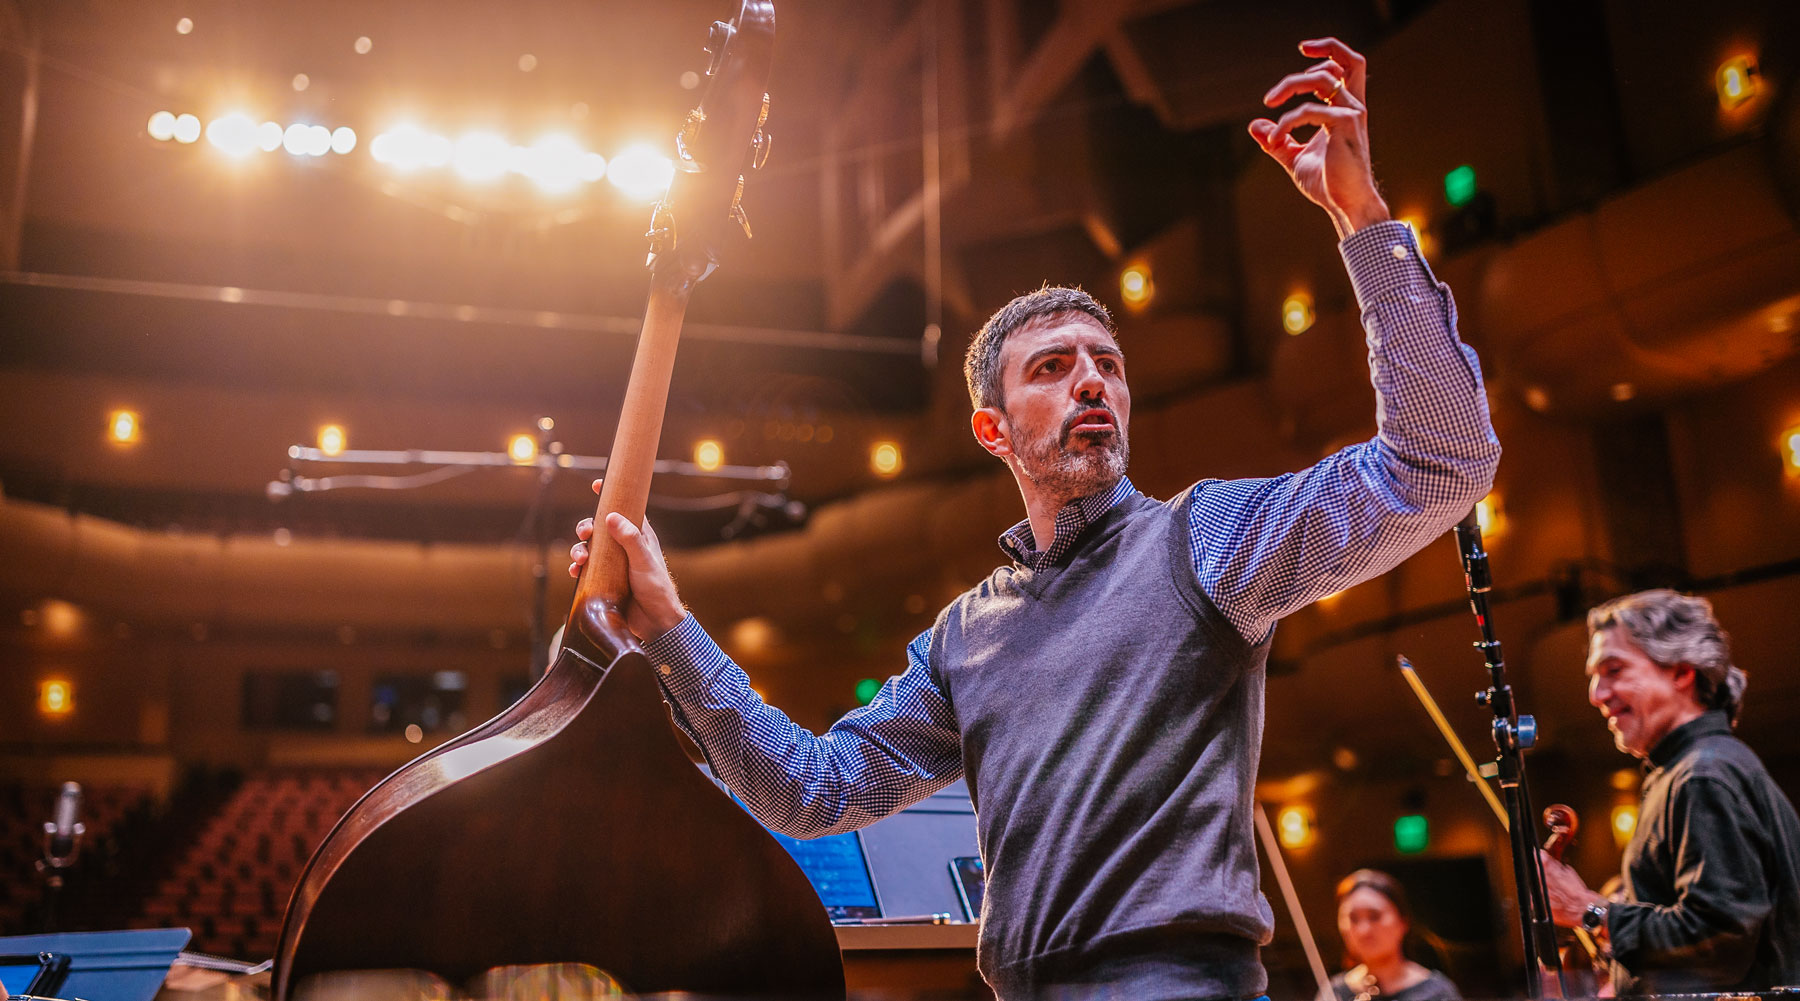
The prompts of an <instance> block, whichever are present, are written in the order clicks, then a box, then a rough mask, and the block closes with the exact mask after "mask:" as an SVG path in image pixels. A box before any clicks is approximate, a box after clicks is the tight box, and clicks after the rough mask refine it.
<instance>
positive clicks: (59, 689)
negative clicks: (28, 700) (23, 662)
mask: <svg viewBox="0 0 1800 1001" xmlns="http://www.w3.org/2000/svg"><path fill="white" fill-rule="evenodd" d="M74 711H75V686H74V685H73V684H71V683H69V682H67V681H64V680H62V679H61V678H52V679H50V680H48V681H41V682H39V683H38V712H39V713H42V714H43V715H45V716H67V715H68V714H70V713H72V712H74Z"/></svg>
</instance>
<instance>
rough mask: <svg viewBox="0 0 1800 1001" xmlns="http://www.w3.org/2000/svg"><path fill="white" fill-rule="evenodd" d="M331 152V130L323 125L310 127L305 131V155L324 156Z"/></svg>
mask: <svg viewBox="0 0 1800 1001" xmlns="http://www.w3.org/2000/svg"><path fill="white" fill-rule="evenodd" d="M329 152H331V130H330V129H328V128H326V127H325V126H323V125H311V126H308V127H307V129H306V155H307V156H324V155H325V154H327V153H329Z"/></svg>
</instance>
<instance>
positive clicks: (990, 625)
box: [930, 490, 1274, 1001]
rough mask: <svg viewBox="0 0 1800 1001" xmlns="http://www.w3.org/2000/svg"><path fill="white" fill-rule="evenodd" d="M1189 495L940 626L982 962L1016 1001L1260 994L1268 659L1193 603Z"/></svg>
mask: <svg viewBox="0 0 1800 1001" xmlns="http://www.w3.org/2000/svg"><path fill="white" fill-rule="evenodd" d="M1192 495H1193V491H1192V490H1190V491H1187V492H1185V493H1183V494H1182V495H1181V496H1180V497H1178V498H1176V499H1174V500H1172V501H1169V502H1166V503H1164V502H1158V501H1155V500H1152V499H1150V498H1147V497H1144V496H1142V495H1137V496H1134V497H1131V498H1128V499H1126V500H1125V501H1122V502H1121V503H1120V504H1118V505H1117V506H1115V507H1114V508H1113V509H1112V510H1111V511H1109V512H1107V513H1106V514H1105V515H1103V516H1102V517H1101V518H1099V519H1098V520H1096V521H1095V522H1094V523H1093V524H1091V525H1089V526H1088V527H1087V528H1086V529H1085V530H1084V531H1083V533H1082V535H1081V537H1080V538H1079V539H1078V540H1077V541H1076V544H1075V545H1074V546H1073V547H1072V549H1071V551H1070V552H1069V553H1068V554H1067V555H1066V556H1064V557H1063V559H1062V560H1061V561H1060V562H1058V563H1057V564H1055V565H1052V566H1050V567H1047V568H1046V569H1044V570H1043V571H1041V572H1032V571H1030V570H1028V569H1025V568H1023V567H1018V566H1011V567H1002V568H1001V569H999V570H996V571H995V572H994V574H993V576H991V577H989V578H988V579H987V580H985V581H983V582H982V583H981V584H980V585H978V586H977V587H975V588H973V589H972V590H970V591H968V592H967V593H965V594H963V595H962V596H961V597H959V598H958V599H957V600H956V601H954V602H952V603H951V605H950V606H949V607H948V608H946V609H945V610H944V612H943V614H942V615H941V616H940V617H939V619H938V622H937V625H936V626H935V627H934V628H933V630H932V640H931V650H930V666H931V670H932V672H933V674H934V676H935V679H936V681H937V683H938V685H939V687H940V689H941V690H942V691H943V692H944V693H945V695H946V696H947V697H948V698H949V700H950V704H951V707H952V708H953V709H954V711H955V713H956V719H957V724H958V727H959V729H960V730H961V732H962V751H963V765H964V771H965V774H966V776H967V778H968V784H969V793H970V795H971V797H973V798H974V800H975V805H976V826H977V831H978V834H979V839H980V846H981V854H982V857H983V858H984V859H985V861H986V868H987V879H988V883H987V898H986V901H985V904H984V906H983V907H982V915H981V917H982V926H981V945H980V950H979V956H978V965H979V966H980V969H981V972H982V975H983V976H985V977H986V978H987V980H988V982H989V983H990V984H992V985H994V987H995V989H996V990H997V991H998V992H999V993H1000V996H1001V997H1002V998H1016V997H1034V996H1042V995H1046V994H1061V993H1064V992H1065V990H1066V989H1070V988H1073V989H1074V991H1075V992H1076V993H1078V994H1083V996H1085V995H1086V993H1088V992H1083V991H1082V990H1081V985H1096V986H1098V985H1105V987H1104V992H1105V993H1106V994H1107V995H1111V996H1117V997H1121V998H1127V997H1128V998H1132V999H1134V1001H1157V999H1159V998H1165V997H1166V998H1176V997H1182V998H1209V997H1247V996H1250V995H1254V994H1257V993H1260V992H1261V991H1262V990H1263V989H1264V986H1265V985H1266V976H1265V975H1264V972H1263V969H1262V964H1261V962H1260V961H1259V958H1258V946H1259V944H1261V943H1265V942H1267V941H1268V940H1269V936H1270V934H1271V933H1272V930H1273V927H1274V916H1273V914H1272V913H1271V911H1270V910H1269V904H1268V901H1267V900H1266V899H1264V897H1263V895H1262V893H1261V891H1260V890H1259V888H1258V869H1257V856H1256V847H1255V842H1254V840H1253V838H1254V833H1253V820H1252V812H1251V811H1252V809H1253V806H1252V796H1253V787H1254V784H1255V780H1256V769H1257V761H1258V758H1259V755H1260V752H1261V748H1262V727H1263V685H1264V677H1265V675H1264V666H1265V662H1266V661H1267V659H1268V644H1267V642H1266V641H1265V642H1264V643H1262V644H1261V645H1258V646H1251V645H1250V644H1248V643H1246V642H1245V641H1244V639H1243V638H1242V637H1241V636H1240V635H1239V634H1238V632H1237V630H1236V629H1235V628H1234V627H1233V626H1232V625H1231V623H1230V622H1229V621H1227V620H1226V618H1225V617H1224V616H1223V615H1222V614H1221V613H1220V612H1219V610H1218V609H1217V608H1215V607H1214V606H1213V604H1212V602H1211V600H1210V599H1208V598H1207V596H1206V595H1205V593H1204V592H1202V591H1201V589H1200V586H1199V582H1198V581H1197V579H1196V577H1195V574H1194V560H1193V556H1192V553H1191V551H1190V543H1189V541H1188V532H1187V525H1188V505H1189V504H1190V503H1191V502H1192Z"/></svg>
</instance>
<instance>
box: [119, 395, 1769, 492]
mask: <svg viewBox="0 0 1800 1001" xmlns="http://www.w3.org/2000/svg"><path fill="white" fill-rule="evenodd" d="M1796 434H1797V435H1800V429H1796ZM142 435H143V421H142V419H141V418H140V417H139V416H138V414H137V412H136V411H134V410H114V411H113V412H112V413H110V414H108V415H107V418H106V436H107V438H108V440H110V441H111V442H112V443H113V444H115V445H135V444H137V442H138V440H139V439H140V438H141V437H142ZM318 446H319V451H320V452H322V453H324V454H325V455H327V456H334V455H342V454H344V450H345V449H347V448H349V447H350V435H349V432H347V431H345V430H344V426H343V425H342V424H326V425H324V426H323V427H321V428H319V435H318ZM506 455H507V458H509V459H511V460H512V461H513V462H515V463H517V464H518V465H521V466H529V465H531V464H533V463H535V462H537V459H538V439H537V436H536V435H534V434H523V433H521V434H515V435H513V436H512V437H511V438H509V439H507V442H506ZM693 461H694V465H696V466H699V467H700V469H701V470H702V471H703V472H708V473H710V472H715V471H717V470H718V469H720V468H722V467H723V466H724V465H725V446H724V444H723V443H722V442H720V441H719V440H718V439H717V438H702V439H700V440H699V441H697V442H695V443H694V452H693ZM905 465H906V462H905V459H904V458H903V457H902V455H901V452H900V445H899V443H897V442H893V441H886V440H882V441H877V442H874V443H873V444H871V445H870V446H869V470H870V471H871V472H873V473H874V474H875V475H876V476H879V477H881V478H882V479H888V478H890V477H893V476H897V475H899V473H900V470H901V469H903V468H905Z"/></svg>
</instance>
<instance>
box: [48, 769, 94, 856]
mask: <svg viewBox="0 0 1800 1001" xmlns="http://www.w3.org/2000/svg"><path fill="white" fill-rule="evenodd" d="M52 816H53V818H54V819H52V820H51V821H50V822H49V823H47V824H45V825H44V858H45V859H46V860H47V861H49V862H50V864H51V865H52V866H53V867H55V868H58V869H60V868H63V867H64V866H67V865H68V864H69V863H70V862H73V861H74V860H75V856H76V854H77V853H78V852H80V851H81V836H82V835H83V834H86V833H87V826H86V825H84V824H82V823H81V783H79V782H64V783H63V784H62V792H61V794H59V795H58V796H57V797H56V812H55V813H54V814H53V815H52Z"/></svg>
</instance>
